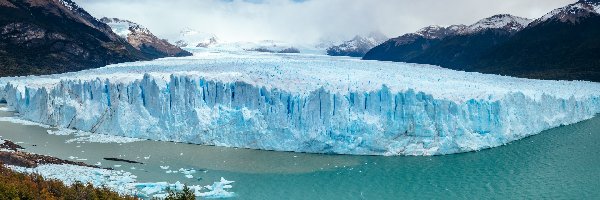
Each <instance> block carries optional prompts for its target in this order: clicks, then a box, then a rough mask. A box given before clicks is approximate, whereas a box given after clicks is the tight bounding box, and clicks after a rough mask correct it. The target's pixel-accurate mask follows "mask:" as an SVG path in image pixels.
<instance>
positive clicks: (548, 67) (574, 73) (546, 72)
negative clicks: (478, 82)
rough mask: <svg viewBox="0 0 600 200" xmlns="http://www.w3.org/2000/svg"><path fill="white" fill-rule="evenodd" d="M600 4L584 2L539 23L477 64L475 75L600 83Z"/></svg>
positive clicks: (563, 9)
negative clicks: (503, 75) (494, 74)
mask: <svg viewBox="0 0 600 200" xmlns="http://www.w3.org/2000/svg"><path fill="white" fill-rule="evenodd" d="M599 12H600V3H599V2H598V1H580V2H577V3H574V4H570V5H568V6H565V7H562V8H558V9H555V10H553V11H552V12H550V13H548V14H547V15H545V16H543V17H542V18H540V19H537V20H536V21H534V22H533V23H532V25H531V26H529V27H527V28H526V29H524V30H523V31H520V32H519V33H517V34H515V35H514V36H513V37H512V38H511V39H510V40H509V41H507V42H505V43H502V44H500V45H498V46H497V47H495V48H494V50H492V51H490V52H488V53H486V54H484V55H483V56H482V57H481V58H479V59H478V60H476V62H473V64H472V65H473V69H474V71H480V72H485V73H496V74H505V75H512V76H518V77H528V78H539V79H566V80H589V81H596V82H600V37H599V36H600V14H599Z"/></svg>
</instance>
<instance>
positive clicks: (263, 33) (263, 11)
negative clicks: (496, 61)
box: [74, 0, 576, 43]
mask: <svg viewBox="0 0 600 200" xmlns="http://www.w3.org/2000/svg"><path fill="white" fill-rule="evenodd" d="M74 1H75V2H77V3H78V4H79V5H80V6H81V7H83V8H84V9H86V10H87V11H88V12H90V13H91V14H92V15H94V16H95V17H97V18H100V17H104V16H108V17H118V18H124V19H129V20H131V21H134V22H137V23H140V24H142V25H143V26H146V27H147V28H149V29H150V30H151V31H152V32H153V33H154V34H156V35H158V36H159V37H162V38H166V39H169V40H170V41H173V40H176V39H177V38H178V36H179V32H180V31H181V30H182V29H183V28H185V27H189V28H192V29H195V30H198V31H201V32H205V33H213V34H215V35H217V36H218V37H219V38H220V39H223V40H226V41H253V40H263V39H273V40H281V41H288V42H294V43H303V42H315V41H318V40H319V39H321V38H344V39H350V38H351V37H352V36H354V35H356V34H365V33H368V32H371V31H377V30H379V31H381V32H382V33H384V34H385V35H387V36H388V37H396V36H399V35H402V34H404V33H408V32H414V31H416V30H418V29H419V28H421V27H424V26H428V25H431V24H437V25H452V24H472V23H474V22H476V21H477V20H479V19H482V18H485V17H489V16H491V15H494V14H504V13H507V14H513V15H517V16H521V17H527V18H538V17H541V16H542V15H544V14H545V13H547V12H549V11H551V10H552V9H555V8H558V7H562V6H564V5H567V4H569V3H573V2H575V1H576V0H418V1H417V0H304V1H303V0H74Z"/></svg>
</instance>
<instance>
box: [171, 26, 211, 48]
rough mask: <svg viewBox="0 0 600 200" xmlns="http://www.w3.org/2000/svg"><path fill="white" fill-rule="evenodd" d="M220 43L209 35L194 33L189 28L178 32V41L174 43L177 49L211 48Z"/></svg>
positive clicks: (194, 31)
mask: <svg viewBox="0 0 600 200" xmlns="http://www.w3.org/2000/svg"><path fill="white" fill-rule="evenodd" d="M220 42H221V41H220V40H219V38H218V37H217V36H216V35H214V34H211V33H204V32H200V31H196V30H194V29H191V28H185V29H183V30H182V31H180V32H179V39H178V40H177V41H176V42H175V45H177V46H178V47H204V48H206V47H211V46H214V45H216V44H218V43H220Z"/></svg>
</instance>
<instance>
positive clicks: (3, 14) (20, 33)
mask: <svg viewBox="0 0 600 200" xmlns="http://www.w3.org/2000/svg"><path fill="white" fill-rule="evenodd" d="M148 59H150V57H148V56H146V55H145V54H144V53H142V52H141V51H139V50H137V49H135V48H134V47H133V46H131V45H130V44H129V43H127V41H125V40H124V39H122V38H120V37H119V36H118V35H116V34H115V33H113V32H112V30H111V28H110V27H109V26H108V25H106V24H104V23H102V22H100V21H99V20H97V19H96V18H94V17H92V16H91V15H90V14H88V13H87V12H86V11H85V10H83V9H82V8H80V7H79V6H77V4H75V3H74V2H72V1H70V0H43V1H42V0H0V76H19V75H31V74H36V75H37V74H51V73H62V72H69V71H78V70H83V69H89V68H94V67H101V66H105V65H108V64H113V63H120V62H129V61H137V60H148Z"/></svg>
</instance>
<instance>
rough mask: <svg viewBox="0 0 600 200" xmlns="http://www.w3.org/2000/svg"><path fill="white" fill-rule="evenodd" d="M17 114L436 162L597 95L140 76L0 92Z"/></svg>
mask: <svg viewBox="0 0 600 200" xmlns="http://www.w3.org/2000/svg"><path fill="white" fill-rule="evenodd" d="M0 89H2V90H0V99H4V100H6V102H7V103H8V105H9V106H10V107H12V108H14V109H15V110H16V111H17V112H19V113H20V114H21V117H23V118H25V119H28V120H31V121H35V122H40V123H43V124H48V125H52V126H57V127H64V128H72V129H78V130H83V131H89V132H93V133H102V134H111V135H119V136H128V137H135V138H144V139H151V140H165V141H177V142H187V143H195V144H206V145H218V146H230V147H243V148H253V149H265V150H277V151H297V152H311V153H338V154H360V155H439V154H450V153H458V152H466V151H473V150H479V149H484V148H490V147H495V146H499V145H503V144H506V143H508V142H510V141H514V140H517V139H520V138H523V137H526V136H529V135H532V134H536V133H539V132H541V131H543V130H546V129H549V128H552V127H557V126H560V125H566V124H571V123H575V122H578V121H581V120H585V119H589V118H591V117H593V116H594V115H595V114H596V113H598V112H600V95H588V96H582V97H577V98H575V97H570V98H562V97H557V96H553V95H546V94H542V95H541V96H539V97H538V98H535V99H534V98H532V97H531V96H530V95H525V94H523V93H522V92H520V91H514V92H508V93H506V94H504V95H501V96H500V97H497V98H494V99H480V98H473V99H470V100H465V101H452V100H448V99H444V98H437V97H434V96H433V95H430V94H427V93H426V92H420V91H416V90H414V89H407V90H391V89H390V88H389V87H388V86H386V85H385V84H383V85H381V87H380V88H379V89H374V90H369V91H362V92H361V91H354V90H348V91H344V92H340V91H337V90H329V89H327V88H325V87H320V88H317V89H314V90H310V91H307V92H305V93H298V92H291V91H288V90H285V89H278V88H276V87H265V86H260V85H258V84H254V83H248V82H246V81H242V80H236V81H222V80H219V79H207V78H205V77H203V76H201V75H183V74H180V75H171V76H170V77H168V78H167V80H166V81H163V80H159V78H157V77H154V76H153V75H149V74H146V75H144V76H143V78H141V79H138V80H134V81H111V80H110V79H100V78H96V79H87V80H77V79H69V80H61V81H60V82H58V83H56V84H52V85H50V86H46V87H28V86H27V85H25V86H22V85H21V86H18V85H13V84H12V83H11V82H10V81H9V82H8V83H7V84H6V86H4V87H3V88H2V87H0Z"/></svg>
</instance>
